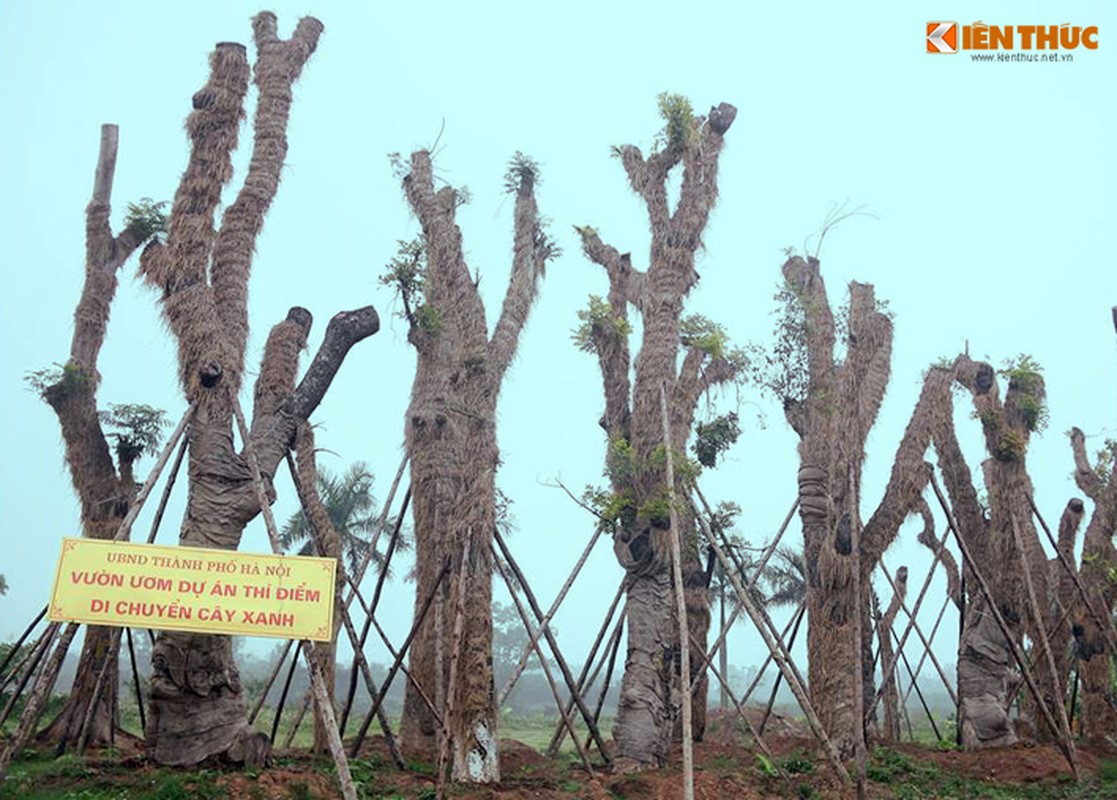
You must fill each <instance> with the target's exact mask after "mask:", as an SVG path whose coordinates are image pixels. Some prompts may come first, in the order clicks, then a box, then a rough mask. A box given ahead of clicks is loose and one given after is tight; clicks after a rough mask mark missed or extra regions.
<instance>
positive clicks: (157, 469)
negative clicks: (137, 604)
mask: <svg viewBox="0 0 1117 800" xmlns="http://www.w3.org/2000/svg"><path fill="white" fill-rule="evenodd" d="M197 408H198V402H197V401H194V402H193V403H191V404H190V405H189V406H188V407H187V408H186V413H185V414H183V415H182V419H181V420H179V423H178V425H177V426H176V427H175V429H174V432H173V433H171V436H170V438H169V439H167V443H166V444H165V445H163V449H162V450H161V451H159V457H158V458H157V459H155V464H154V466H152V468H151V472H150V473H148V476H147V480H146V481H144V484H143V486H142V487H141V488H140V491H139V493H138V494H137V495H136V499H135V500H133V501H132V505H131V506H130V507H129V508H128V513H127V514H125V515H124V519H122V520H121V521H120V527H118V528H117V529H116V536H114V537H113V541H116V542H123V541H125V540H126V539H127V538H128V534H129V533H130V532H131V530H132V523H134V522H135V521H136V517H138V516H139V515H140V510H141V509H142V508H143V504H144V501H146V500H147V498H148V495H150V494H151V490H152V489H153V488H155V484H156V482H157V481H158V480H159V474H160V473H161V472H162V471H163V467H165V466H167V462H168V461H169V460H170V458H171V453H172V452H173V451H174V448H175V445H176V444H178V440H179V439H181V438H182V434H183V433H185V432H186V426H187V425H189V424H190V420H191V419H193V418H194V411H195V410H196V409H197Z"/></svg>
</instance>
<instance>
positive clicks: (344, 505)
mask: <svg viewBox="0 0 1117 800" xmlns="http://www.w3.org/2000/svg"><path fill="white" fill-rule="evenodd" d="M374 482H375V478H374V477H373V474H372V472H371V471H370V470H369V468H368V464H366V463H365V462H363V461H357V462H354V463H353V464H351V465H350V466H349V468H348V469H347V470H346V471H345V472H344V474H342V475H341V476H340V477H339V476H337V475H334V474H331V473H330V472H329V471H327V470H324V469H323V470H319V472H318V495H319V496H320V497H321V498H322V504H323V505H324V506H325V507H326V513H327V514H329V517H330V522H331V523H333V527H334V530H336V531H337V533H338V536H340V537H341V547H342V552H343V554H344V559H345V567H346V572H347V573H348V574H349V575H350V577H352V578H353V579H354V580H356V579H357V570H358V569H359V568H360V566H361V564H362V563H363V562H364V559H365V555H366V554H367V553H368V549H369V547H370V546H371V537H372V536H373V534H374V533H375V530H376V520H377V517H378V515H379V509H378V508H377V503H376V498H375V497H374V496H373V493H372V485H373V483H374ZM393 524H394V523H393V522H392V521H391V520H389V521H388V524H387V527H392V525H393ZM279 543H280V544H281V545H282V546H283V548H284V549H287V550H289V549H291V548H292V547H295V546H297V545H299V543H302V547H301V548H300V549H299V551H298V554H299V555H301V556H313V555H317V550H316V548H315V545H314V538H313V536H312V535H311V529H310V522H309V521H308V520H307V517H306V514H305V512H304V511H303V510H301V509H300V510H299V511H297V512H295V513H294V514H292V515H291V516H290V518H289V519H288V520H287V522H286V524H285V525H284V526H283V530H281V531H280V533H279ZM396 546H397V547H400V548H403V547H406V539H405V538H404V537H403V536H401V537H400V541H399V542H398V543H397V545H396ZM372 561H373V562H374V563H375V564H377V565H382V564H383V563H384V555H383V553H381V552H380V551H379V550H378V551H377V552H376V553H374V554H373V557H372Z"/></svg>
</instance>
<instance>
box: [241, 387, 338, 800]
mask: <svg viewBox="0 0 1117 800" xmlns="http://www.w3.org/2000/svg"><path fill="white" fill-rule="evenodd" d="M229 399H230V400H231V401H232V406H233V416H234V417H235V418H236V421H237V428H238V429H239V430H240V438H241V442H242V444H243V450H244V453H245V455H246V456H247V460H248V466H249V468H250V469H251V470H252V478H253V481H252V483H253V486H254V487H255V489H256V499H257V501H258V502H259V504H260V512H261V513H262V514H263V517H264V525H265V526H266V527H267V530H268V539H269V541H270V542H271V547H272V552H274V553H275V554H276V555H283V549H282V548H281V547H280V546H279V528H278V527H277V526H276V524H275V516H274V515H273V514H272V510H271V505H269V503H268V496H267V492H266V491H265V489H264V478H263V475H262V474H261V473H260V464H259V461H258V460H257V459H256V453H255V451H254V450H253V448H252V444H251V442H250V441H249V436H248V425H247V424H245V421H244V412H243V411H242V410H241V407H240V401H239V400H237V398H236V395H230V398H229ZM302 651H303V657H304V658H305V659H306V669H307V673H308V674H309V675H310V686H311V689H312V690H313V691H314V700H315V708H316V711H317V713H318V716H319V718H320V719H321V721H322V727H323V728H324V729H325V731H326V738H327V745H328V747H329V750H330V755H331V756H332V757H333V760H334V766H335V767H336V768H337V779H338V783H339V784H340V785H341V793H342V796H343V797H344V798H345V800H356V798H357V789H356V787H355V786H354V785H353V776H352V775H351V774H350V772H349V762H348V761H347V760H346V758H345V750H344V748H343V746H342V743H341V736H340V734H339V733H338V731H337V719H336V718H335V717H334V704H333V699H332V697H331V695H332V688H333V687H330V688H329V689H327V687H326V684H325V681H324V680H323V678H322V673H321V672H320V671H319V670H318V665H317V663H315V661H314V652H315V647H314V643H313V642H310V641H306V642H302ZM278 716H279V712H278V710H277V711H276V717H277V718H278Z"/></svg>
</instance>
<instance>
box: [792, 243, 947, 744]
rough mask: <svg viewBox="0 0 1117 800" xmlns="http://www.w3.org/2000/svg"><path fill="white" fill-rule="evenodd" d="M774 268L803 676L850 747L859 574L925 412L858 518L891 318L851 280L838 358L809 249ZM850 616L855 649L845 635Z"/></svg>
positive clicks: (864, 625)
mask: <svg viewBox="0 0 1117 800" xmlns="http://www.w3.org/2000/svg"><path fill="white" fill-rule="evenodd" d="M783 275H784V280H785V283H786V286H787V288H788V289H789V290H790V292H791V295H792V297H793V299H794V302H795V303H797V305H798V308H799V309H801V313H802V336H803V345H804V348H805V351H806V361H807V383H806V386H805V387H804V388H803V391H802V392H801V394H800V395H799V396H798V397H795V396H787V395H785V397H784V411H785V416H786V417H787V421H788V423H789V424H790V425H791V427H792V429H793V430H795V432H796V433H798V434H799V438H800V444H799V462H800V467H799V516H800V519H801V520H802V523H803V545H804V548H803V554H804V558H805V561H806V567H807V613H808V616H807V624H808V627H807V656H808V669H809V675H808V681H809V683H810V690H811V699H812V701H813V703H814V707H815V709H816V710H817V712H818V715H819V718H820V720H821V722H822V724H823V726H824V727H825V728H826V730H827V732H828V734H829V736H830V737H831V738H832V739H833V740H834V743H835V745H836V746H837V747H838V750H839V752H840V753H841V754H842V756H843V757H850V756H852V755H853V753H854V751H855V748H856V747H857V745H858V743H859V742H860V741H861V740H862V735H863V726H862V724H861V715H863V711H862V710H859V709H858V707H857V705H858V704H857V700H856V689H857V680H856V679H857V675H856V670H858V669H860V670H861V678H862V685H863V703H867V702H869V701H870V700H871V697H872V694H873V692H872V686H873V674H872V668H871V664H872V655H871V653H872V651H871V642H872V630H871V626H870V624H869V621H870V614H869V597H870V595H869V591H870V589H869V585H870V584H869V574H870V573H871V571H872V569H873V567H874V566H875V565H876V562H877V561H878V560H879V558H880V556H881V554H882V553H883V552H884V550H885V548H887V546H888V545H889V544H890V543H891V542H892V540H893V539H894V538H895V536H896V532H897V530H898V528H899V525H900V523H901V522H903V520H904V518H905V517H907V515H908V514H909V513H910V512H911V511H912V510H913V508H914V505H915V502H916V499H917V498H918V496H919V492H920V491H921V489H922V486H923V483H924V482H925V481H926V471H925V470H924V469H923V464H922V453H923V450H925V449H926V433H925V431H924V428H925V423H924V420H922V419H921V417H920V415H919V413H918V410H917V414H916V416H915V417H913V419H912V422H911V424H910V425H909V426H908V430H907V432H906V433H905V439H904V442H903V443H902V444H901V447H900V452H899V453H898V454H897V459H896V465H895V466H894V467H893V473H892V479H891V480H890V481H889V485H888V490H887V492H886V495H885V498H884V500H883V501H882V502H881V505H880V508H878V509H877V511H876V512H875V513H874V515H873V517H872V519H870V520H869V522H868V523H867V524H864V525H863V524H862V522H861V519H860V515H859V509H860V501H861V496H860V478H861V466H862V462H863V461H864V447H865V439H866V437H867V435H868V433H869V429H870V428H871V427H872V425H873V422H874V421H875V420H876V416H877V413H878V411H879V410H880V405H881V402H882V401H883V399H884V391H885V387H886V385H887V383H888V377H889V370H890V360H891V354H892V320H891V318H890V317H889V316H888V314H887V313H885V312H884V311H883V310H882V309H881V308H880V307H879V306H878V304H877V302H876V297H875V294H874V291H873V287H872V286H871V285H869V284H862V283H851V284H850V289H849V290H850V304H849V314H848V335H847V342H846V352H845V358H844V359H843V360H838V358H837V356H836V354H835V344H836V342H837V327H836V325H835V317H834V314H833V312H832V311H831V308H830V302H829V299H828V298H827V295H826V286H825V283H824V281H823V278H822V274H821V272H820V269H819V262H818V260H817V259H815V258H808V259H803V258H800V257H798V256H794V257H792V258H790V259H788V260H787V261H786V262H785V263H784V265H783ZM920 444H921V445H922V446H920ZM851 478H852V485H851ZM854 526H856V527H857V528H858V530H862V529H863V530H862V532H861V535H860V537H859V545H860V548H859V549H860V552H854V550H853V546H852V543H853V528H854ZM858 568H860V571H861V574H860V576H859V583H860V585H861V587H862V592H861V596H860V597H857V596H855V595H856V592H855V589H854V586H855V582H854V570H855V569H858ZM858 605H860V610H859V609H858ZM858 616H860V619H861V636H860V641H861V643H862V647H861V652H858V649H857V646H856V642H857V641H858V638H857V635H856V629H855V624H856V623H855V620H856V619H857V618H858Z"/></svg>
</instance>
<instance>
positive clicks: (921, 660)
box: [897, 597, 950, 705]
mask: <svg viewBox="0 0 1117 800" xmlns="http://www.w3.org/2000/svg"><path fill="white" fill-rule="evenodd" d="M949 606H950V598H949V597H946V598H944V599H943V603H942V608H940V609H939V615H938V617H936V618H935V624H934V625H933V626H931V633H930V634H929V635H928V636H927V641H928V642H930V643H931V644H934V643H935V634H937V633H938V632H939V625H940V624H941V623H942V618H943V617H944V616H945V615H946V609H947V608H948V607H949ZM897 644H899V640H897ZM929 652H930V651H929V650H926V649H925V650H924V651H923V653H922V655H920V656H919V662H918V663H917V664H916V665H915V671H914V673H913V674H912V679H911V684H910V685H909V686H908V690H907V691H906V692H904V697H903V699H902V700H901V701H900V704H901V705H907V702H908V698H910V697H911V692H912V688H913V687H914V686H915V683H916V681H918V680H919V673H920V672H921V671H922V670H923V664H924V663H926V661H927V653H929Z"/></svg>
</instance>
